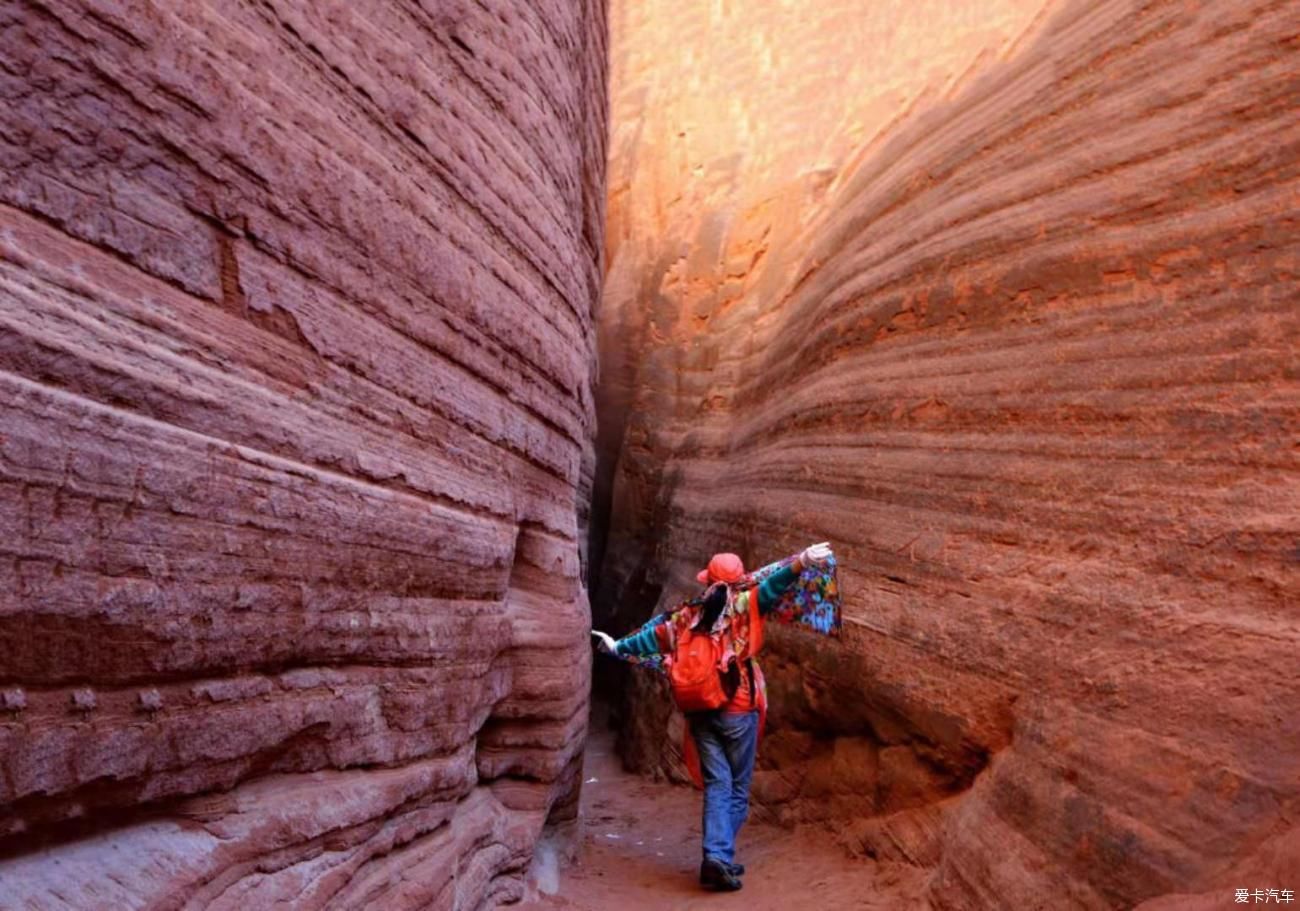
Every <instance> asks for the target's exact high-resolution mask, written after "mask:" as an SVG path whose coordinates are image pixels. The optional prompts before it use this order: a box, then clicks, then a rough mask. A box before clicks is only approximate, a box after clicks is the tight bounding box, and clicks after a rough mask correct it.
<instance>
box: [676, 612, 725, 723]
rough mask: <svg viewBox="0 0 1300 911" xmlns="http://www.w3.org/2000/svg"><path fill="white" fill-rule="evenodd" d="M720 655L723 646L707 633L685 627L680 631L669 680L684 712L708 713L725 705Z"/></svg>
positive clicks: (678, 705)
mask: <svg viewBox="0 0 1300 911" xmlns="http://www.w3.org/2000/svg"><path fill="white" fill-rule="evenodd" d="M721 657H722V645H721V644H720V643H719V642H718V639H716V638H715V637H713V636H711V635H709V634H708V633H697V632H695V631H694V630H690V629H684V630H682V631H681V632H679V633H678V634H677V645H676V648H674V649H673V657H672V661H670V662H669V663H668V683H669V684H670V685H671V686H672V688H673V699H674V700H675V701H676V702H677V707H678V708H679V709H681V710H682V711H683V712H707V711H710V710H712V709H717V708H721V707H722V706H724V705H726V703H727V693H726V691H725V690H724V689H723V688H722V677H721V676H720V675H719V674H718V661H719V660H720V659H721Z"/></svg>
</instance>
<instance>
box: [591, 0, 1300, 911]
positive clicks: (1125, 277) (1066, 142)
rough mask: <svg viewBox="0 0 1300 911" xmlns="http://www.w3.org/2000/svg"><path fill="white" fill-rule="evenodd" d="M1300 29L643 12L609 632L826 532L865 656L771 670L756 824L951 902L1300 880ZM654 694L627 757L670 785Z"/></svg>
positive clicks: (619, 136)
mask: <svg viewBox="0 0 1300 911" xmlns="http://www.w3.org/2000/svg"><path fill="white" fill-rule="evenodd" d="M1298 34H1300V8H1298V7H1297V6H1296V5H1295V4H1288V3H1279V2H1263V0H1255V2H1237V3H1185V2H1155V3H1138V2H1129V0H1109V2H1100V3H1097V2H1074V0H1062V2H1044V0H1029V2H1015V0H999V2H993V3H985V4H966V3H953V2H949V0H920V2H908V3H902V2H897V3H894V2H890V3H865V2H838V3H836V2H831V3H827V2H811V0H806V2H805V0H800V2H794V3H785V4H779V5H778V4H768V5H760V6H755V5H753V4H740V3H733V2H727V0H718V2H713V3H707V4H705V3H697V2H693V0H653V2H644V3H643V2H635V3H634V2H631V0H622V2H615V3H614V4H613V6H612V9H611V35H612V52H611V57H612V72H611V104H612V107H611V130H612V132H611V157H610V174H609V180H610V197H609V221H608V225H607V235H606V238H607V250H606V259H607V263H608V275H607V282H606V289H605V293H604V306H603V308H602V311H601V314H600V319H599V327H598V331H599V335H600V342H601V357H602V371H603V376H602V385H601V393H600V400H599V402H598V405H597V408H598V413H599V415H600V422H599V434H600V436H599V439H598V449H599V454H600V458H601V460H602V465H603V466H605V469H604V470H602V471H601V472H600V473H598V476H597V478H596V484H595V499H594V504H593V524H594V528H595V535H594V537H593V542H594V544H593V566H594V567H595V571H596V574H597V576H598V578H599V584H598V586H596V585H595V584H593V587H594V588H595V599H594V605H595V607H594V609H595V611H596V614H597V622H598V623H599V624H608V625H609V628H610V629H611V630H612V631H615V632H620V633H621V632H623V631H625V630H627V629H629V628H631V626H632V625H633V624H634V623H637V622H639V621H640V620H641V619H643V618H644V616H646V615H648V613H649V612H650V611H651V610H652V609H654V608H655V607H656V606H663V605H665V604H667V603H669V602H671V601H673V600H674V599H676V598H677V597H680V596H681V595H682V594H684V593H687V592H690V591H691V590H692V581H693V573H694V572H695V570H697V569H698V568H699V567H700V566H701V565H702V562H703V561H704V560H706V559H707V557H708V555H709V554H710V553H712V552H713V551H715V550H722V549H729V550H735V551H737V552H739V553H740V554H742V555H743V556H744V557H745V558H746V560H747V561H750V562H751V563H760V562H763V561H766V560H769V559H773V558H776V557H778V556H782V555H784V554H787V553H789V552H791V551H793V550H795V549H797V548H798V547H801V546H803V545H805V544H807V543H810V542H813V541H817V540H821V539H824V538H828V539H829V540H830V541H831V542H832V543H833V544H834V545H835V547H836V550H837V552H838V554H839V556H840V559H841V568H842V569H841V572H842V575H841V579H842V581H843V588H844V590H845V592H846V598H847V600H846V606H845V610H846V635H845V638H844V639H843V641H842V642H841V643H839V644H828V643H826V642H824V641H822V640H817V639H815V638H812V637H804V636H801V635H798V634H795V633H788V632H784V633H783V634H780V635H773V636H772V637H771V638H770V639H769V655H768V660H767V663H766V666H767V668H768V671H769V677H770V683H771V689H772V694H773V712H772V722H773V724H772V728H771V730H770V733H769V736H768V738H767V740H766V741H765V743H764V746H763V748H762V750H761V751H760V771H759V773H758V775H757V778H756V781H755V796H756V798H757V800H758V801H759V802H760V803H761V804H762V805H763V808H764V811H765V812H766V813H767V814H769V815H771V816H775V817H776V818H778V819H781V820H784V821H786V822H791V823H795V822H809V821H826V822H829V823H831V824H832V825H834V826H835V828H836V829H837V830H838V831H839V833H840V834H841V836H842V838H843V839H844V840H845V842H846V844H848V845H849V846H850V847H851V848H852V849H854V850H856V851H860V852H863V853H866V854H871V855H874V856H876V857H878V858H882V859H887V860H894V861H900V862H905V863H912V864H919V865H924V866H926V867H929V868H931V869H932V871H933V874H932V876H931V879H930V889H929V892H930V896H931V898H932V900H933V901H934V903H935V904H936V905H937V906H938V907H943V908H953V909H974V908H990V909H993V908H1011V907H1025V908H1044V907H1053V908H1055V907H1076V908H1096V909H1101V908H1122V907H1132V906H1133V905H1135V904H1137V903H1139V902H1143V901H1146V900H1149V899H1150V900H1152V907H1156V906H1160V907H1192V906H1196V905H1197V904H1198V903H1202V904H1204V905H1205V906H1206V907H1210V906H1213V907H1223V906H1224V902H1225V901H1226V902H1229V903H1230V902H1231V901H1232V898H1233V890H1234V888H1239V887H1243V886H1248V885H1249V886H1250V887H1251V888H1257V887H1265V886H1269V887H1273V888H1277V887H1283V888H1285V887H1289V884H1290V882H1291V879H1289V878H1287V874H1294V871H1295V870H1297V869H1300V828H1298V827H1297V824H1296V819H1297V818H1298V815H1297V814H1298V812H1300V686H1297V680H1298V676H1297V675H1298V672H1297V667H1298V665H1297V661H1296V655H1297V653H1298V652H1300V617H1297V613H1296V606H1297V604H1300V598H1298V597H1297V596H1298V595H1300V590H1298V588H1297V581H1296V580H1297V572H1296V570H1297V560H1298V559H1300V557H1298V554H1297V550H1296V541H1297V539H1298V538H1297V535H1298V533H1300V518H1298V517H1300V484H1298V483H1297V481H1298V479H1300V473H1298V471H1297V469H1298V468H1300V464H1298V461H1300V460H1298V458H1297V456H1298V453H1297V450H1296V448H1295V440H1296V438H1297V431H1298V430H1300V420H1298V414H1300V384H1298V383H1297V351H1298V350H1300V279H1298V277H1297V276H1298V274H1300V273H1298V271H1297V266H1298V265H1300V230H1298V228H1297V222H1296V212H1297V211H1298V207H1297V203H1298V202H1300V118H1297V117H1296V116H1295V112H1296V110H1297V109H1300V43H1298V42H1297V35H1298ZM656 686H657V685H656V682H655V681H653V680H650V679H647V678H645V677H643V676H642V675H640V674H633V675H631V679H630V695H629V699H628V705H627V706H625V711H624V718H623V738H624V746H625V750H626V754H627V757H628V759H629V760H630V761H631V762H632V763H633V764H634V765H636V766H638V767H639V768H641V769H643V770H646V771H654V772H656V773H664V774H669V775H674V774H677V772H678V762H679V759H678V757H677V756H676V755H675V754H674V752H673V747H674V745H675V744H676V743H677V742H678V740H677V736H676V733H677V730H678V728H677V727H676V725H677V724H678V723H679V722H678V721H677V720H675V719H673V718H672V717H670V714H669V712H668V711H667V709H666V708H665V702H664V696H663V694H662V693H661V692H659V691H658V690H657V688H656ZM665 731H667V732H668V735H667V736H665ZM1161 896H1164V898H1161Z"/></svg>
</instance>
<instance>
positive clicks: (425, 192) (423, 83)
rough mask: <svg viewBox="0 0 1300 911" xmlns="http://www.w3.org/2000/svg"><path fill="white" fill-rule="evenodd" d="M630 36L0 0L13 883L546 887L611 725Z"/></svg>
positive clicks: (559, 27) (305, 7)
mask: <svg viewBox="0 0 1300 911" xmlns="http://www.w3.org/2000/svg"><path fill="white" fill-rule="evenodd" d="M605 44H606V37H605V15H604V8H603V5H602V4H601V3H600V2H598V0H550V2H544V3H538V4H515V3H508V2H497V0H486V2H475V3H469V2H462V0H444V2H437V0H428V2H421V3H396V2H387V0H367V2H360V3H358V2H344V0H329V2H312V3H297V2H288V0H285V2H279V0H273V2H259V3H254V2H241V0H210V2H196V3H147V2H110V0H102V2H91V0H81V2H77V0H50V2H32V3H23V2H20V3H10V4H5V5H4V6H3V8H0V99H2V105H0V176H2V177H3V179H0V852H2V853H3V858H4V859H3V860H0V906H3V907H4V908H24V909H28V908H77V909H87V908H113V909H118V908H161V907H169V908H180V907H186V908H194V907H211V908H243V909H249V908H266V907H271V906H272V905H275V906H277V907H279V906H281V904H282V903H283V904H284V905H287V906H292V907H304V908H309V907H336V908H347V909H353V908H361V907H374V908H379V907H382V908H404V907H421V908H475V907H480V906H491V905H494V904H496V903H498V902H501V901H508V900H511V899H513V898H515V897H517V896H518V895H519V894H520V893H521V891H522V889H523V871H524V868H525V866H526V864H527V863H528V861H529V858H530V857H531V855H532V850H533V842H534V840H535V839H536V838H537V837H538V835H539V833H540V831H541V830H542V828H543V825H544V823H547V822H549V823H551V824H555V825H559V824H561V823H563V822H565V821H566V820H568V819H572V817H573V814H574V812H575V809H576V798H577V793H578V784H579V781H580V778H579V777H578V773H579V766H580V748H581V740H582V737H583V735H584V730H585V724H586V721H585V719H586V688H587V680H588V673H589V658H588V656H589V647H588V644H587V634H586V630H587V624H588V608H587V597H586V592H585V590H584V589H583V586H582V584H581V581H580V578H581V577H580V569H579V562H580V560H579V551H580V548H579V537H580V529H579V524H578V523H579V519H578V517H579V512H580V510H581V511H582V512H583V513H585V508H586V507H585V499H586V493H585V491H582V490H580V488H582V487H584V486H585V487H589V485H590V478H591V465H592V458H591V450H592V446H591V442H592V434H593V432H594V421H593V391H592V389H593V380H594V340H593V332H592V325H591V320H592V312H593V310H594V306H595V304H596V297H597V294H598V287H599V280H600V271H601V263H600V258H601V248H602V245H603V242H602V238H601V230H602V223H603V210H604V204H605V188H604V169H605V158H606V154H605V109H606V103H605V67H606V61H605Z"/></svg>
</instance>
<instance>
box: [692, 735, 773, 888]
mask: <svg viewBox="0 0 1300 911" xmlns="http://www.w3.org/2000/svg"><path fill="white" fill-rule="evenodd" d="M687 718H688V719H689V721H690V725H691V736H692V737H694V738H695V748H696V749H697V750H699V753H700V771H701V772H702V773H703V777H704V857H705V859H706V860H707V859H709V858H713V859H714V860H720V861H722V862H723V863H728V864H729V863H731V862H732V861H734V860H735V858H736V835H737V834H739V832H740V827H741V826H743V825H744V824H745V819H746V818H747V817H748V816H749V783H750V781H751V780H753V778H754V756H755V753H756V752H757V748H758V712H744V713H736V714H733V713H729V712H693V713H692V714H690V715H688V716H687Z"/></svg>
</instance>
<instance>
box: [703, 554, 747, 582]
mask: <svg viewBox="0 0 1300 911" xmlns="http://www.w3.org/2000/svg"><path fill="white" fill-rule="evenodd" d="M744 577H745V564H744V563H743V562H741V559H740V557H737V556H736V555H735V554H714V555H713V559H712V560H710V561H709V568H708V569H702V570H700V571H699V573H698V574H697V575H696V576H695V578H696V579H699V580H700V584H701V585H708V584H709V583H710V582H739V581H740V580H741V579H743V578H744Z"/></svg>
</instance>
